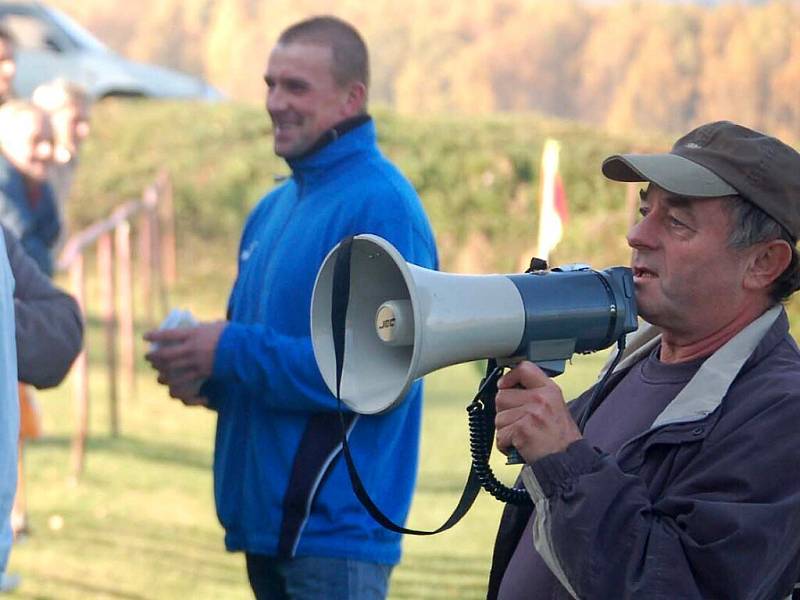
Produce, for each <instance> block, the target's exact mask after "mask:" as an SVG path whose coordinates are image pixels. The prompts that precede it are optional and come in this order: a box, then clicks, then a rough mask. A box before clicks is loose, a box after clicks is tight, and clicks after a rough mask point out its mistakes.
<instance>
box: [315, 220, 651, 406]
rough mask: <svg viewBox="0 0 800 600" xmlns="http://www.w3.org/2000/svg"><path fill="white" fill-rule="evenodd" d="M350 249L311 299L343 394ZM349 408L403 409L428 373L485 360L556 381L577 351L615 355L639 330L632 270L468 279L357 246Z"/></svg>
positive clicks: (380, 247)
mask: <svg viewBox="0 0 800 600" xmlns="http://www.w3.org/2000/svg"><path fill="white" fill-rule="evenodd" d="M341 249H342V244H341V243H340V244H339V245H337V246H336V247H335V248H334V249H333V250H331V252H330V253H329V254H328V256H327V257H326V258H325V260H324V262H323V264H322V266H321V268H320V270H319V272H318V273H317V278H316V281H315V283H314V291H313V295H312V300H311V340H312V344H313V348H314V356H315V358H316V361H317V365H318V367H319V370H320V373H321V374H322V377H323V379H324V381H325V384H326V385H327V386H328V388H329V389H330V390H331V393H333V394H336V372H337V369H336V356H335V349H334V337H333V327H332V315H331V309H332V306H333V300H332V292H333V287H334V284H333V281H334V268H335V264H336V258H337V254H338V253H339V252H340V251H341ZM349 289H350V293H349V302H348V306H347V313H346V317H345V330H344V331H345V338H344V339H345V349H346V351H345V353H344V358H343V365H342V370H341V382H340V391H341V399H342V401H343V402H344V403H345V404H346V405H347V406H348V407H349V408H350V409H352V410H353V411H355V412H357V413H361V414H377V413H382V412H385V411H388V410H391V409H392V408H394V407H395V406H396V405H397V404H399V403H400V402H402V400H403V398H404V396H405V394H406V392H407V391H408V389H409V388H410V387H411V384H412V383H413V382H414V381H415V380H416V379H418V378H420V377H423V376H424V375H426V374H428V373H430V372H432V371H435V370H437V369H440V368H442V367H446V366H449V365H454V364H457V363H462V362H469V361H473V360H479V359H484V358H497V359H507V360H508V361H509V362H513V361H515V360H521V359H527V360H531V361H533V362H535V363H537V364H538V365H539V366H541V367H542V368H544V369H546V370H547V371H549V372H550V373H551V374H558V373H561V372H563V370H564V367H565V363H566V361H567V360H569V359H570V358H571V357H572V355H573V354H574V353H576V352H579V353H587V352H593V351H596V350H600V349H603V348H608V347H609V346H611V345H612V344H613V343H614V342H615V341H616V340H617V339H618V338H619V337H620V336H622V335H624V334H626V333H629V332H631V331H634V330H635V329H636V326H637V322H636V304H635V299H634V292H633V279H632V275H631V270H630V269H628V268H626V267H612V268H610V269H606V270H604V271H595V270H592V269H590V268H589V267H587V266H585V265H577V266H572V267H568V268H566V267H564V268H562V269H560V270H558V269H557V270H552V271H536V272H533V273H525V274H512V275H460V274H453V273H443V272H439V271H433V270H430V269H424V268H422V267H418V266H416V265H413V264H410V263H407V262H406V261H405V260H404V259H403V257H402V256H401V255H400V253H399V252H398V250H397V249H396V248H395V247H394V246H392V245H391V244H390V243H389V242H387V241H386V240H384V239H383V238H380V237H378V236H375V235H370V234H364V235H358V236H355V238H353V240H352V246H351V256H350V288H349Z"/></svg>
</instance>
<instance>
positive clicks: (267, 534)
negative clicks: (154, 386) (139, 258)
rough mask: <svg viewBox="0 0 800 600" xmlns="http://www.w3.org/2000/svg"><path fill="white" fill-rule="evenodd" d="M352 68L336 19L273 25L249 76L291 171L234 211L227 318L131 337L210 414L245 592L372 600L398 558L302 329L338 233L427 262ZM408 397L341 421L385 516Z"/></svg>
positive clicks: (403, 471)
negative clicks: (371, 238)
mask: <svg viewBox="0 0 800 600" xmlns="http://www.w3.org/2000/svg"><path fill="white" fill-rule="evenodd" d="M368 72H369V69H368V58H367V49H366V46H365V44H364V42H363V40H362V39H361V37H360V36H359V34H358V33H357V32H356V31H355V30H354V29H353V28H352V27H351V26H350V25H348V24H347V23H344V22H343V21H340V20H339V19H336V18H332V17H316V18H312V19H309V20H306V21H303V22H301V23H298V24H296V25H294V26H292V27H290V28H289V29H287V30H286V31H284V32H283V34H281V36H280V38H279V39H278V42H277V44H276V46H275V48H274V49H273V50H272V53H271V54H270V58H269V62H268V65H267V70H266V73H265V75H264V80H265V82H266V85H267V112H268V113H269V116H270V118H271V120H272V124H273V130H274V149H275V153H276V154H277V155H279V156H281V157H283V158H284V159H286V162H287V163H288V165H289V167H290V168H291V170H292V176H291V178H289V179H288V180H287V181H286V182H285V183H283V184H282V185H280V186H279V187H277V188H276V189H274V190H272V191H271V192H270V193H269V194H267V196H266V197H265V198H264V199H262V200H261V202H260V203H259V204H258V205H257V206H256V208H255V209H254V210H253V212H252V214H251V215H250V216H249V218H248V220H247V223H246V225H245V228H244V233H243V235H242V240H241V244H240V253H239V273H238V276H237V279H236V282H235V284H234V287H233V291H232V293H231V296H230V301H229V304H228V320H226V321H219V322H216V323H204V324H200V325H199V326H197V327H193V328H190V329H173V330H167V331H158V332H150V333H148V334H147V336H146V338H147V339H148V340H150V341H154V342H159V343H161V344H162V346H161V347H160V349H159V350H157V351H154V352H151V353H150V354H148V360H150V362H151V363H152V364H153V366H154V367H155V368H156V369H157V370H158V371H159V381H161V382H162V383H165V384H166V385H168V386H169V388H170V394H171V395H172V396H173V397H176V398H179V399H180V400H182V401H183V402H184V403H185V404H202V405H207V406H208V407H209V408H211V409H213V410H216V411H217V413H218V415H219V416H218V422H217V436H216V448H215V454H214V492H215V497H216V502H217V512H218V516H219V519H220V521H221V522H222V525H223V526H224V527H225V532H226V535H225V543H226V546H227V548H228V550H231V551H243V552H245V553H246V558H247V569H248V575H249V578H250V583H251V586H252V588H253V591H254V592H255V594H256V597H258V598H304V599H305V598H308V599H311V598H319V599H322V598H325V599H326V600H333V599H336V598H343V599H344V598H359V599H360V598H364V599H372V598H383V597H385V595H386V591H387V587H388V578H389V574H390V572H391V568H392V566H393V565H395V564H396V563H397V562H398V561H399V559H400V536H399V535H398V534H395V533H392V532H390V531H388V530H385V529H383V528H382V527H381V526H380V525H378V524H377V523H376V522H374V521H373V519H372V518H371V517H370V516H369V514H368V513H367V512H366V510H365V509H364V508H363V507H362V506H361V505H360V503H359V501H358V500H357V498H356V496H355V494H354V493H353V491H352V488H351V485H350V481H349V479H348V475H347V470H346V465H345V463H344V461H343V459H342V458H341V457H340V453H341V452H340V451H341V439H340V438H341V428H340V425H339V418H338V415H337V412H336V411H337V404H336V400H335V399H334V398H333V397H332V396H331V394H330V393H329V392H328V390H327V388H326V386H325V384H324V382H323V380H322V377H321V375H320V373H319V372H318V370H317V366H316V361H315V360H314V355H313V350H312V346H311V339H310V325H309V314H310V302H311V293H312V288H313V285H314V280H315V277H316V273H317V271H318V270H319V267H320V266H321V264H322V261H323V259H324V258H325V256H326V255H327V253H328V252H329V251H330V250H331V249H332V248H333V247H334V246H335V245H336V244H337V243H338V242H339V241H340V240H341V239H342V238H344V237H346V236H348V235H352V234H358V233H373V234H376V235H379V236H381V237H383V238H386V239H387V240H389V241H390V242H391V243H392V244H393V245H394V246H395V247H397V248H398V249H399V250H400V252H401V253H402V254H403V256H404V257H405V259H406V260H407V261H409V262H412V263H415V264H417V265H420V266H423V267H426V268H436V267H437V256H436V248H435V244H434V239H433V234H432V233H431V228H430V225H429V223H428V219H427V217H426V216H425V213H424V211H423V208H422V205H421V203H420V201H419V198H418V197H417V195H416V193H415V192H414V190H413V188H412V186H411V185H410V184H409V182H408V181H407V180H406V179H405V178H404V177H403V176H402V175H401V174H400V172H399V171H398V170H397V169H396V168H395V167H394V166H393V165H392V164H391V163H390V162H389V161H388V160H386V158H385V157H384V156H383V155H382V154H381V153H380V150H379V149H378V146H377V142H376V133H375V125H374V123H373V122H372V119H371V118H370V117H369V115H368V114H367V112H366V103H367V89H368V83H369V82H368V79H369V76H368ZM197 381H205V383H204V385H203V386H202V388H200V389H199V391H198V389H197V384H196V382H197ZM421 402H422V388H421V384H417V385H415V387H414V388H413V389H412V390H411V392H410V393H409V396H408V399H407V401H406V402H404V403H402V404H401V405H400V406H399V407H398V408H396V409H395V410H393V411H391V412H389V413H387V414H383V415H377V416H357V417H355V418H354V419H353V420H352V421H351V424H350V428H349V433H348V435H349V438H348V439H349V443H350V446H351V449H352V452H353V455H354V459H355V462H356V464H357V465H358V468H359V471H360V473H361V476H362V478H363V480H364V483H365V485H366V487H367V489H368V490H369V492H370V494H371V495H372V497H373V498H374V500H375V501H376V503H377V504H378V505H379V506H380V507H381V508H382V510H383V511H384V512H385V513H386V514H387V516H389V517H390V518H392V519H395V520H396V521H397V522H402V521H404V519H405V518H406V516H407V513H408V509H409V505H410V502H411V496H412V492H413V487H414V482H415V477H416V469H417V452H418V440H419V421H420V411H421Z"/></svg>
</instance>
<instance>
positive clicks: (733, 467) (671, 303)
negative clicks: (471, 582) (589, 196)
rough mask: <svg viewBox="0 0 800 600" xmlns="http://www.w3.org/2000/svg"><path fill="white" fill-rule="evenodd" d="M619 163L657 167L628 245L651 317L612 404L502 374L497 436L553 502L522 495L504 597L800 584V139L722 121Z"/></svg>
mask: <svg viewBox="0 0 800 600" xmlns="http://www.w3.org/2000/svg"><path fill="white" fill-rule="evenodd" d="M602 169H603V173H604V174H605V175H606V176H607V177H608V178H610V179H613V180H616V181H628V182H630V181H642V182H646V183H647V187H646V188H645V189H643V190H642V192H641V202H640V207H639V212H640V215H641V218H640V219H639V221H638V223H636V224H635V225H633V226H632V227H631V229H630V231H629V232H628V243H629V245H630V246H631V248H632V249H633V259H632V268H633V276H634V284H635V289H636V300H637V303H638V308H639V314H640V316H641V317H642V318H643V319H644V320H646V321H647V322H648V323H649V324H650V325H648V326H646V327H644V328H643V330H642V331H641V332H637V333H635V334H633V337H634V339H633V340H631V341H632V343H631V344H630V345H629V347H630V348H631V349H633V350H634V351H632V352H628V353H627V355H625V356H624V357H623V359H622V361H621V362H620V363H619V365H618V366H617V368H616V369H615V370H614V372H613V373H612V374H611V376H610V378H609V380H608V384H607V385H606V386H605V387H604V389H603V390H602V391H601V393H600V396H599V400H600V402H599V403H597V402H594V403H593V402H590V399H591V397H592V394H593V392H594V388H592V389H590V390H588V391H587V392H586V393H584V394H583V395H582V396H580V397H579V398H578V399H576V400H575V401H574V402H572V403H571V404H570V405H569V406H567V405H566V404H565V403H564V400H563V396H562V393H561V390H560V389H559V387H558V386H557V385H556V384H555V383H554V382H553V381H552V380H550V379H548V378H547V376H546V375H545V374H544V373H543V372H542V371H541V370H540V369H538V368H537V367H536V366H535V365H533V364H532V363H529V362H524V363H522V364H520V365H519V366H518V367H516V368H515V369H513V370H512V371H510V372H509V373H507V374H506V375H505V376H504V377H503V378H502V379H501V381H500V382H499V386H498V387H499V392H498V394H497V411H498V412H497V417H496V425H497V446H498V448H499V449H500V450H501V451H504V452H507V451H508V450H509V449H510V448H511V447H512V446H513V447H514V448H516V449H517V450H518V451H519V453H520V454H521V455H522V457H523V458H524V460H525V463H526V465H525V466H524V467H523V469H522V473H521V480H522V481H523V483H524V485H525V488H526V489H527V491H528V493H529V494H530V496H531V498H532V500H533V507H532V508H519V507H511V506H509V507H507V508H506V510H505V512H504V514H503V518H502V520H501V523H500V529H499V532H498V535H497V540H496V544H495V551H494V557H493V564H492V570H491V575H490V584H489V592H488V596H489V597H490V598H501V599H502V600H516V599H521V598H526V599H537V598H548V599H550V598H598V599H607V598H615V599H622V598H681V599H686V598H726V599H731V598H765V599H766V598H770V599H771V598H786V597H789V596H791V594H792V590H793V587H794V585H795V582H796V581H797V579H798V575H799V574H800V478H798V477H797V476H796V474H797V460H798V457H800V435H798V433H797V424H798V423H800V351H798V347H797V345H796V344H795V342H794V340H793V339H792V337H791V336H790V335H789V327H788V320H787V317H786V313H785V310H784V308H783V306H782V302H783V301H784V300H786V299H787V298H788V297H789V296H790V295H791V294H792V293H793V292H794V291H796V290H797V289H798V287H800V267H799V266H798V253H797V248H796V243H797V239H798V236H800V155H799V154H798V153H797V152H796V151H795V150H794V149H792V148H790V147H789V146H787V145H786V144H784V143H782V142H781V141H779V140H777V139H775V138H774V137H770V136H767V135H765V134H763V133H759V132H756V131H753V130H751V129H748V128H745V127H742V126H740V125H737V124H734V123H731V122H727V121H720V122H715V123H709V124H706V125H703V126H701V127H698V128H697V129H695V130H693V131H691V132H690V133H688V134H687V135H685V136H684V137H682V138H681V139H679V140H678V141H677V142H676V143H675V145H674V146H673V148H672V150H671V151H670V152H669V153H665V154H654V155H635V154H627V155H617V156H612V157H609V158H608V159H606V160H605V161H604V163H603V167H602ZM588 411H591V412H588ZM587 417H588V420H585V419H586V418H587ZM579 422H580V423H585V426H584V428H583V430H581V429H579V427H578V425H577V424H576V423H579Z"/></svg>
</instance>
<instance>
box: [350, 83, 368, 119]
mask: <svg viewBox="0 0 800 600" xmlns="http://www.w3.org/2000/svg"><path fill="white" fill-rule="evenodd" d="M366 104H367V86H366V85H364V82H362V81H354V82H352V83H351V84H350V87H349V88H348V90H347V98H346V100H345V110H346V111H347V116H348V117H355V116H356V115H360V114H361V113H362V112H364V107H365V106H366Z"/></svg>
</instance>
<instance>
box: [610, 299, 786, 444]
mask: <svg viewBox="0 0 800 600" xmlns="http://www.w3.org/2000/svg"><path fill="white" fill-rule="evenodd" d="M788 331H789V320H788V318H787V316H786V311H785V310H784V309H783V306H782V305H780V304H778V305H775V306H773V307H772V308H770V309H769V310H767V311H766V312H765V313H764V314H762V315H761V316H760V317H759V318H757V319H756V320H755V321H753V322H752V323H750V324H749V325H748V326H747V327H745V328H744V329H742V331H740V332H739V333H738V334H736V335H735V336H734V337H733V338H732V339H731V340H729V341H728V342H727V343H726V344H725V345H723V346H722V347H721V348H719V349H718V350H717V351H716V352H714V354H712V355H711V356H709V357H708V358H707V359H706V361H705V362H704V363H703V364H702V365H701V367H700V368H699V369H698V371H697V373H696V374H695V376H694V377H693V378H692V379H691V380H690V381H689V383H687V384H686V386H684V388H683V389H682V390H681V392H680V393H679V394H678V395H677V396H676V397H675V398H674V399H673V400H672V402H670V404H669V405H668V406H667V407H666V408H665V409H664V410H663V411H662V413H661V414H660V415H659V416H658V417H656V420H655V421H654V422H653V424H652V426H651V428H650V429H651V430H652V429H654V428H656V427H660V426H662V425H667V424H670V423H685V422H691V421H696V420H699V419H702V418H705V417H706V416H707V415H709V414H710V413H712V412H713V411H714V410H716V408H717V407H718V406H719V405H720V404H721V403H722V400H723V399H724V398H725V395H726V394H727V392H728V388H730V386H731V384H732V383H733V381H734V380H735V379H736V377H737V376H738V375H739V373H740V372H743V371H747V370H749V369H750V368H752V367H753V366H754V365H755V364H757V363H758V362H759V361H761V360H762V359H763V358H764V357H765V356H767V355H768V354H769V353H770V352H771V351H772V350H773V349H774V348H775V346H776V345H778V343H780V341H781V340H783V339H784V337H785V336H786V334H787V332H788ZM630 341H631V345H630V346H629V347H628V348H626V352H625V354H624V355H623V358H622V360H621V361H620V363H619V365H617V367H616V368H615V369H614V373H613V374H612V378H611V380H610V381H609V382H608V385H607V386H606V390H604V392H603V393H604V395H606V394H608V392H609V391H610V390H611V389H613V387H614V386H615V385H616V384H617V383H619V381H620V380H621V379H622V377H624V375H625V373H627V372H628V370H629V369H630V368H631V367H632V366H633V365H635V364H636V363H637V362H639V361H640V360H642V359H644V358H645V357H647V355H648V354H649V353H650V352H652V350H653V348H654V347H655V346H656V345H657V344H659V343H660V341H661V331H660V330H659V329H658V328H657V327H654V326H653V325H650V324H649V323H645V325H644V327H643V328H641V331H638V330H637V331H636V332H634V334H632V339H631V340H630ZM628 349H630V350H631V351H630V353H628Z"/></svg>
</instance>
